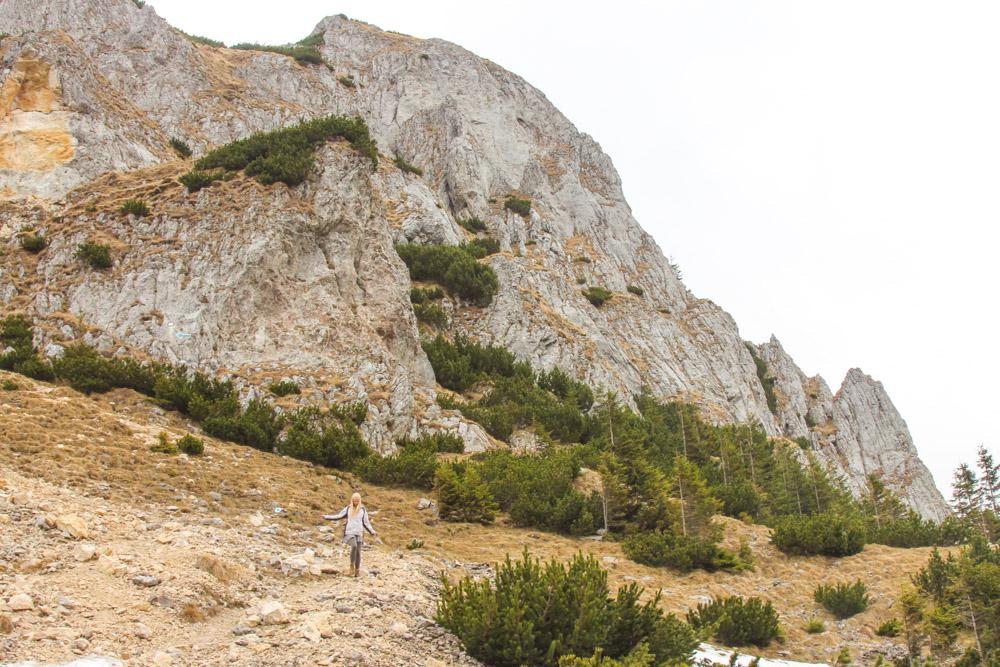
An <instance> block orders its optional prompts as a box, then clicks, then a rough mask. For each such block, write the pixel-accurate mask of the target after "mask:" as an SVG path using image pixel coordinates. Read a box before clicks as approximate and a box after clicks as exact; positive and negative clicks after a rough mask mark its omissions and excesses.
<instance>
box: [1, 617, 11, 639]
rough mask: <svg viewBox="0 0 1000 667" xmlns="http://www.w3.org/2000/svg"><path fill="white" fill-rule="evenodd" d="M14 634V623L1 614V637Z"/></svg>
mask: <svg viewBox="0 0 1000 667" xmlns="http://www.w3.org/2000/svg"><path fill="white" fill-rule="evenodd" d="M12 632H14V621H13V620H11V618H10V616H7V615H6V614H0V635H9V634H10V633H12Z"/></svg>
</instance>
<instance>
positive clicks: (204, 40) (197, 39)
mask: <svg viewBox="0 0 1000 667" xmlns="http://www.w3.org/2000/svg"><path fill="white" fill-rule="evenodd" d="M175 30H176V28H175ZM177 32H179V33H180V34H182V35H184V36H185V37H187V38H188V39H189V40H190V41H192V42H194V43H195V44H204V45H205V46H213V47H215V48H220V49H224V48H226V44H225V42H220V41H219V40H217V39H210V38H208V37H202V36H201V35H190V34H188V33H186V32H184V31H183V30H177Z"/></svg>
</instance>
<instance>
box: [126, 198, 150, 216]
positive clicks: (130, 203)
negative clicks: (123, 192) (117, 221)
mask: <svg viewBox="0 0 1000 667" xmlns="http://www.w3.org/2000/svg"><path fill="white" fill-rule="evenodd" d="M122 213H125V214H127V215H134V216H135V217H137V218H142V217H144V216H147V215H149V206H148V205H147V204H146V202H144V201H143V200H141V199H127V200H126V201H125V203H124V204H122Z"/></svg>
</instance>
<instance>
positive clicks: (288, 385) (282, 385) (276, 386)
mask: <svg viewBox="0 0 1000 667" xmlns="http://www.w3.org/2000/svg"><path fill="white" fill-rule="evenodd" d="M267 389H268V391H270V392H271V393H272V394H274V395H275V396H291V395H292V394H301V393H302V389H301V388H300V387H299V385H298V384H297V383H295V382H292V381H291V380H282V381H281V382H272V383H271V385H270V386H269V387H268V388H267Z"/></svg>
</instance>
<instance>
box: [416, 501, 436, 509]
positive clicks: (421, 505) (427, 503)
mask: <svg viewBox="0 0 1000 667" xmlns="http://www.w3.org/2000/svg"><path fill="white" fill-rule="evenodd" d="M433 504H434V502H433V501H432V500H431V499H430V498H421V499H420V500H418V501H417V509H418V510H425V509H427V508H429V507H431V506H432V505H433Z"/></svg>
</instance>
